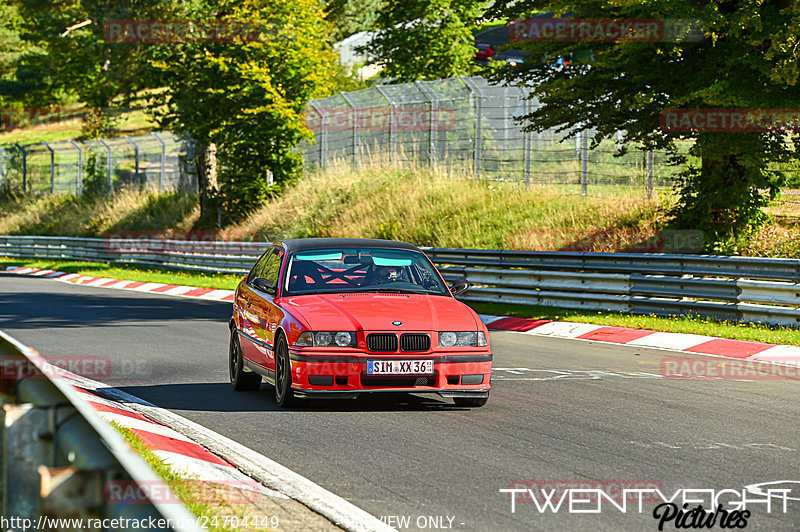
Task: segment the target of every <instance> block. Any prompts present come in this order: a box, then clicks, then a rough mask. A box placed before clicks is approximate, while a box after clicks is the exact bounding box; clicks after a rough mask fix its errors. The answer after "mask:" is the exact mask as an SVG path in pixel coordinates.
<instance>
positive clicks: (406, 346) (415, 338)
mask: <svg viewBox="0 0 800 532" xmlns="http://www.w3.org/2000/svg"><path fill="white" fill-rule="evenodd" d="M430 348H431V337H430V335H428V334H419V333H407V334H404V335H402V336H401V337H400V351H428V350H429V349H430Z"/></svg>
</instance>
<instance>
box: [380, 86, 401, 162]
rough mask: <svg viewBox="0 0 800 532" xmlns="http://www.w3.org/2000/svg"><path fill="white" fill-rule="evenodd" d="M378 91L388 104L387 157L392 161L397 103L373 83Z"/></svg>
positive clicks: (395, 143)
mask: <svg viewBox="0 0 800 532" xmlns="http://www.w3.org/2000/svg"><path fill="white" fill-rule="evenodd" d="M375 88H376V89H378V92H379V93H380V94H381V96H383V97H384V98H385V99H386V101H387V103H388V104H389V113H390V114H389V158H390V159H391V160H392V161H394V158H395V149H396V145H397V131H396V127H395V124H396V122H395V120H396V118H397V116H396V115H397V103H396V102H395V101H394V100H393V99H392V98H391V97H390V96H389V95H388V94H387V93H386V91H385V90H384V89H383V87H382V86H380V85H375Z"/></svg>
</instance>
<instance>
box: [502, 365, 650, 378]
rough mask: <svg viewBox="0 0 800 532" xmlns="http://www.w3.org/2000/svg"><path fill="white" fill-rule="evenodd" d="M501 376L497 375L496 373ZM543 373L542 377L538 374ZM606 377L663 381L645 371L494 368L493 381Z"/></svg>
mask: <svg viewBox="0 0 800 532" xmlns="http://www.w3.org/2000/svg"><path fill="white" fill-rule="evenodd" d="M498 372H499V373H501V375H499V376H498V375H496V373H498ZM503 373H510V374H511V375H528V376H526V377H504V376H503V375H502V374H503ZM539 373H541V374H542V375H541V376H537V374H539ZM604 377H620V378H625V379H663V378H664V377H663V376H662V375H659V374H657V373H647V372H644V371H609V370H602V369H579V370H576V369H539V368H493V369H492V380H497V381H554V380H599V379H602V378H604Z"/></svg>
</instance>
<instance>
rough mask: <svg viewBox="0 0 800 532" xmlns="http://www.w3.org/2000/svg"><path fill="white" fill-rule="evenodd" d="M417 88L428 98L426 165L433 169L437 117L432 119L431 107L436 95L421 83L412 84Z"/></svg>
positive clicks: (433, 110)
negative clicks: (428, 121)
mask: <svg viewBox="0 0 800 532" xmlns="http://www.w3.org/2000/svg"><path fill="white" fill-rule="evenodd" d="M414 83H415V84H416V85H417V87H418V88H419V90H420V92H422V93H423V94H424V95H425V96H427V97H428V109H429V116H428V120H430V124H429V125H428V164H429V165H430V167H431V168H433V167H434V164H435V163H436V129H435V128H436V125H435V123H436V122H435V120H436V119H437V118H438V117H434V114H435V112H436V111H435V109H434V107H433V105H434V103H436V102H437V98H436V94H435V93H434V92H433V91H432V90H430V89H429V88H428V87H427V86H426V85H425V84H424V83H423V82H421V81H415V82H414Z"/></svg>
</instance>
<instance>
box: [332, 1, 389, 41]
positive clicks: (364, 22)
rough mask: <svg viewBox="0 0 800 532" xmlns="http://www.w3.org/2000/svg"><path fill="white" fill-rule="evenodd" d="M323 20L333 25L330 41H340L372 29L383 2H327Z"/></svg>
mask: <svg viewBox="0 0 800 532" xmlns="http://www.w3.org/2000/svg"><path fill="white" fill-rule="evenodd" d="M325 4H326V5H325V10H326V12H327V14H326V16H325V18H326V19H327V20H328V22H330V23H331V24H332V25H333V31H332V33H331V40H332V41H333V42H336V41H341V40H342V39H344V38H345V37H349V36H350V35H353V34H354V33H358V32H360V31H367V30H370V29H372V27H373V25H374V24H375V23H376V22H377V20H378V11H379V10H380V9H381V7H382V6H383V4H384V1H383V0H328V1H327V2H325Z"/></svg>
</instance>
